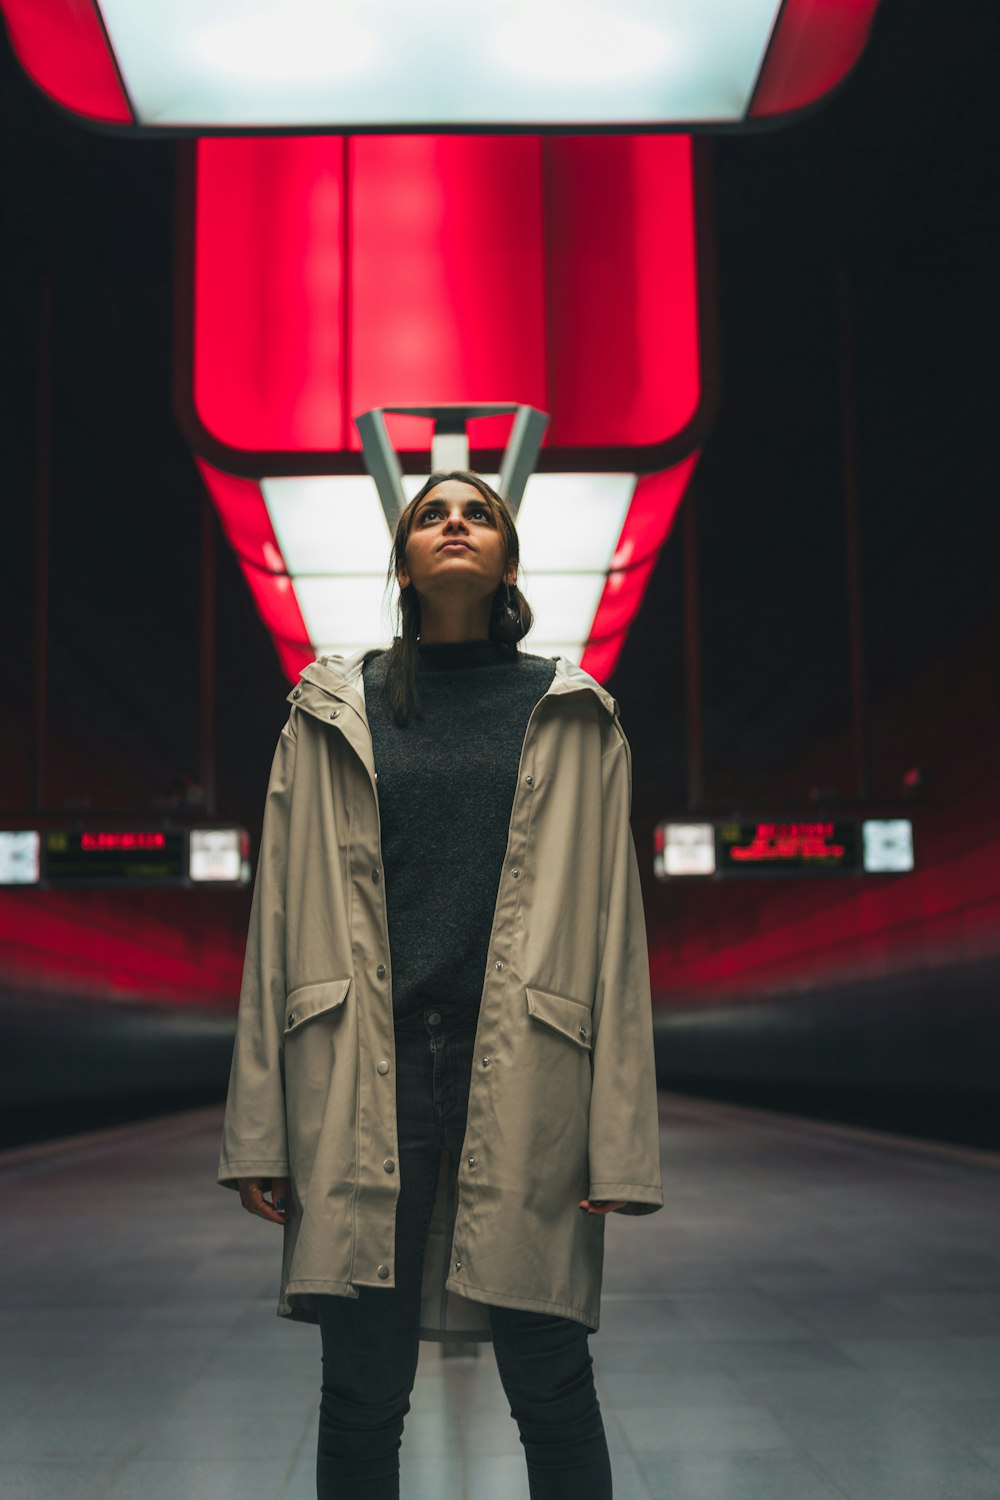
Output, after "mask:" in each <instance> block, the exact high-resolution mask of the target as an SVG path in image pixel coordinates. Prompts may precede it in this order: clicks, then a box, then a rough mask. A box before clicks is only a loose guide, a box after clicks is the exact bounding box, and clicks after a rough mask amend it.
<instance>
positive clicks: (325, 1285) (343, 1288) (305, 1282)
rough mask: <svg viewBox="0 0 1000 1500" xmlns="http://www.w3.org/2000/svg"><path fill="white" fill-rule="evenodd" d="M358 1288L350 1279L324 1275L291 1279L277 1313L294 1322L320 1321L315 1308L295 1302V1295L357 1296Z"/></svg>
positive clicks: (279, 1300)
mask: <svg viewBox="0 0 1000 1500" xmlns="http://www.w3.org/2000/svg"><path fill="white" fill-rule="evenodd" d="M357 1295H358V1289H357V1287H356V1286H355V1285H354V1284H353V1282H350V1281H340V1280H337V1281H334V1280H332V1279H331V1280H329V1281H328V1280H326V1279H325V1278H324V1277H317V1276H310V1277H309V1278H308V1279H305V1278H303V1279H302V1280H300V1281H290V1282H289V1283H288V1285H287V1286H286V1287H285V1290H284V1292H283V1293H282V1295H281V1296H280V1298H279V1299H278V1308H277V1315H278V1317H279V1318H289V1319H291V1321H292V1322H294V1323H318V1322H319V1316H318V1314H317V1313H316V1310H315V1308H312V1307H303V1306H301V1305H300V1304H298V1303H296V1302H293V1301H292V1298H293V1297H299V1296H307V1297H308V1296H321V1297H352V1298H356V1297H357Z"/></svg>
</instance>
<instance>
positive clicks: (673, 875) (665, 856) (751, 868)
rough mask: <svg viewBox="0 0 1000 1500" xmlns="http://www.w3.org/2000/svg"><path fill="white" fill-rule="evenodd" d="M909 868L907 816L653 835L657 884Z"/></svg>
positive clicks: (738, 823)
mask: <svg viewBox="0 0 1000 1500" xmlns="http://www.w3.org/2000/svg"><path fill="white" fill-rule="evenodd" d="M913 868H914V857H913V824H912V823H911V821H910V819H909V818H866V819H863V820H861V821H859V820H857V819H853V818H844V819H840V818H838V819H830V818H817V817H804V818H785V819H778V818H770V819H764V818H761V819H720V820H719V821H717V822H715V823H696V822H693V821H692V822H682V821H678V822H673V821H668V822H663V823H660V824H658V825H657V827H656V828H655V830H654V834H653V872H654V874H655V875H656V876H657V877H658V879H660V880H671V879H678V878H680V879H683V878H685V877H695V878H697V877H705V876H718V877H732V876H737V877H740V876H750V877H758V878H759V877H761V876H769V875H777V876H792V877H794V878H799V877H806V878H811V877H815V876H823V875H881V874H903V873H906V872H908V871H910V870H912V869H913Z"/></svg>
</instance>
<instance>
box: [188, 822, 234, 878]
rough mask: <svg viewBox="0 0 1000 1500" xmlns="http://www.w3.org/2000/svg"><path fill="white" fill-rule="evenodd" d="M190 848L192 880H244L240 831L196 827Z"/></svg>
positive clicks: (193, 829) (192, 834)
mask: <svg viewBox="0 0 1000 1500" xmlns="http://www.w3.org/2000/svg"><path fill="white" fill-rule="evenodd" d="M189 847H190V865H189V871H190V878H191V879H192V880H206V881H212V880H224V881H229V882H234V881H239V880H240V879H241V878H242V859H241V856H240V830H239V829H238V828H192V830H191V833H190V846H189Z"/></svg>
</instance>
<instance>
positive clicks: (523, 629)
mask: <svg viewBox="0 0 1000 1500" xmlns="http://www.w3.org/2000/svg"><path fill="white" fill-rule="evenodd" d="M445 479H460V480H461V481H462V482H463V484H471V485H472V486H473V487H474V488H475V489H477V490H478V491H479V493H480V494H481V495H482V497H483V499H484V501H485V502H486V504H487V505H488V506H489V508H490V510H491V511H492V512H493V519H494V521H495V522H496V525H497V528H498V530H499V532H500V536H501V538H502V540H503V551H504V556H503V570H502V574H501V578H500V583H499V586H498V588H497V591H496V594H495V595H494V598H493V606H492V608H491V610H490V623H489V638H490V640H491V641H494V642H495V643H496V644H497V645H498V646H503V647H505V648H506V649H508V650H509V651H510V652H511V653H513V652H515V651H516V650H517V642H518V641H519V640H522V639H523V637H524V636H526V635H527V633H528V631H529V630H530V629H531V627H532V625H533V624H534V618H535V617H534V615H533V613H532V610H531V606H530V605H529V604H528V601H527V599H525V597H524V595H523V594H522V593H521V591H520V589H519V588H518V586H517V584H516V583H512V584H510V585H509V592H510V608H509V609H508V586H507V585H506V584H505V582H504V578H505V576H506V573H507V569H508V567H509V566H510V564H511V563H512V562H519V561H520V548H519V545H518V539H517V530H516V528H515V526H514V517H513V516H512V515H511V513H510V510H509V508H508V506H507V502H506V501H505V500H504V499H503V497H502V496H501V495H498V494H497V492H496V490H495V489H494V488H493V486H492V485H490V484H487V482H486V480H485V479H484V478H483V477H482V475H481V474H474V473H472V472H471V470H469V469H450V470H449V471H448V472H447V473H441V472H436V473H433V474H431V475H430V477H429V478H428V479H427V480H426V482H425V483H424V484H423V485H422V486H421V488H420V489H419V491H418V492H417V494H415V495H414V497H413V499H412V500H411V501H410V503H409V505H407V506H406V508H405V510H404V511H403V512H402V514H401V515H400V517H399V520H398V521H397V522H396V531H395V534H394V536H393V539H392V549H391V551H390V554H389V569H388V573H387V576H386V584H387V587H389V586H391V585H392V584H393V583H395V582H398V580H397V578H396V572H397V569H399V568H404V569H405V568H406V544H407V542H408V540H409V537H410V531H411V530H412V528H413V519H414V515H415V513H416V509H417V506H418V505H419V504H420V502H421V500H423V499H424V497H425V496H426V495H427V494H428V493H429V492H430V491H431V490H432V489H433V488H434V486H435V485H438V484H441V483H442V482H443V481H444V480H445ZM399 617H400V633H399V635H397V636H395V637H394V638H393V642H392V646H391V647H390V649H389V652H388V658H389V660H388V666H387V669H386V681H385V691H386V696H387V698H388V700H389V706H390V708H391V710H392V715H393V718H394V719H395V721H396V723H397V724H407V723H409V719H410V715H411V714H416V716H417V717H418V718H423V709H422V708H421V705H420V697H419V695H418V693H417V664H418V661H419V656H420V653H419V650H418V646H417V635H418V634H419V631H420V600H419V598H418V596H417V591H416V589H415V588H414V586H413V584H412V582H411V583H408V584H407V585H406V587H405V588H404V589H400V593H399Z"/></svg>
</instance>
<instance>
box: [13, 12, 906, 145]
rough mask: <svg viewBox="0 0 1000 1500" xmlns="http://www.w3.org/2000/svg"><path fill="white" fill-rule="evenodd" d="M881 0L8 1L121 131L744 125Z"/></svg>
mask: <svg viewBox="0 0 1000 1500" xmlns="http://www.w3.org/2000/svg"><path fill="white" fill-rule="evenodd" d="M876 5H877V0H783V3H781V0H669V3H664V0H491V3H490V4H489V5H486V6H470V5H468V4H467V3H466V0H424V3H423V4H421V5H419V6H416V5H414V4H413V3H412V0H241V3H236V4H233V3H229V4H223V5H220V4H214V5H206V4H205V0H0V11H2V13H3V15H4V16H5V18H6V21H7V25H8V28H9V30H10V35H11V42H12V44H13V47H14V50H15V53H16V55H17V56H18V57H19V59H20V61H21V64H22V66H23V67H24V68H25V70H26V71H27V72H28V74H29V75H30V76H31V77H32V78H34V79H35V81H36V83H38V85H39V86H40V87H41V88H43V89H45V90H46V92H47V93H48V94H49V95H50V96H51V97H52V98H54V99H57V100H58V101H59V102H60V103H61V104H62V105H63V106H64V107H66V108H68V109H73V110H75V111H76V112H77V113H79V114H80V115H82V116H84V117H86V118H90V119H95V120H101V121H104V122H106V123H109V124H116V125H123V124H124V125H133V124H134V125H138V126H141V127H143V128H144V129H147V130H157V131H171V130H174V131H176V130H180V129H197V128H199V127H208V128H215V129H235V130H241V129H242V130H245V131H253V132H257V133H260V132H264V131H267V130H268V129H269V128H272V129H273V128H282V127H283V128H286V129H288V128H298V129H300V130H305V129H308V128H309V127H310V126H312V127H332V128H336V127H338V126H339V127H341V128H351V129H379V128H383V129H384V128H392V129H406V130H411V131H419V130H427V129H432V130H437V129H447V128H449V127H455V126H466V127H468V126H476V125H479V126H483V127H486V128H494V129H505V128H508V127H513V128H517V127H518V126H521V127H524V126H531V125H535V126H538V127H541V128H544V127H545V126H549V127H552V128H557V127H565V126H572V125H578V126H588V125H589V126H592V127H593V126H599V127H604V128H614V127H618V128H626V129H629V130H633V131H639V130H643V129H648V128H662V127H663V126H669V125H678V124H679V125H685V126H691V125H697V124H699V123H703V124H722V125H724V124H740V123H742V122H743V121H744V120H746V119H749V118H754V117H759V116H774V115H780V114H782V113H785V112H787V111H789V110H793V109H798V108H802V107H803V106H805V105H807V104H810V103H813V102H815V100H817V99H819V98H822V96H823V95H824V94H825V93H827V92H829V90H830V89H831V88H833V87H835V86H836V84H838V83H839V82H840V81H841V80H842V79H843V78H844V77H845V76H846V74H847V73H848V72H849V71H850V69H851V68H852V67H853V65H854V64H855V62H856V61H857V59H858V57H859V56H860V55H861V52H862V51H863V49H864V45H865V41H866V40H867V36H868V32H869V29H870V26H871V21H872V16H873V14H874V11H875V8H876Z"/></svg>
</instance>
